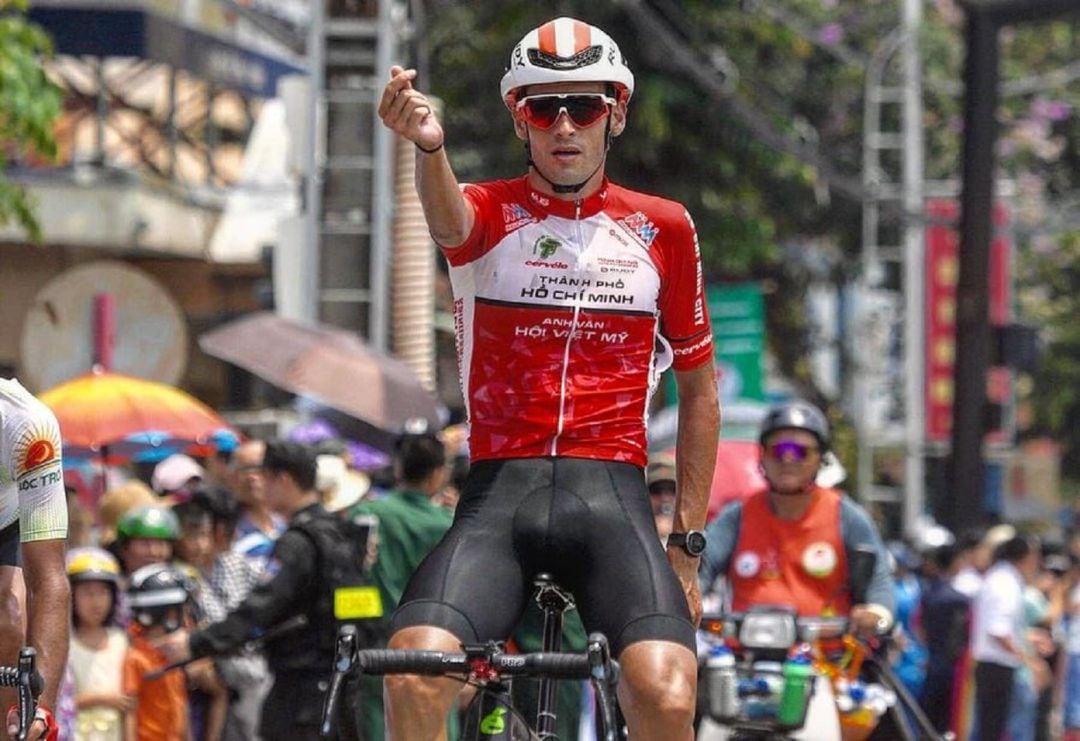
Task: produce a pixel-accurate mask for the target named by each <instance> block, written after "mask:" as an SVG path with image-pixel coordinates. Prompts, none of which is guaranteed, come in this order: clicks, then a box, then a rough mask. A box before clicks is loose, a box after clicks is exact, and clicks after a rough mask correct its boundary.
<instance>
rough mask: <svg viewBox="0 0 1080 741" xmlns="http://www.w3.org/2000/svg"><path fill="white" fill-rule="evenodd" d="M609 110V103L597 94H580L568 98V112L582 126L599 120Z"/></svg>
mask: <svg viewBox="0 0 1080 741" xmlns="http://www.w3.org/2000/svg"><path fill="white" fill-rule="evenodd" d="M607 110H608V107H607V103H606V102H604V99H603V98H601V97H599V96H596V95H578V96H571V97H569V98H567V99H566V113H567V114H568V115H569V116H570V120H571V121H573V122H574V123H575V124H577V125H578V126H580V127H582V128H584V127H586V126H592V125H593V124H594V123H596V122H597V121H599V120H600V119H601V118H603V117H604V116H605V115H606V114H607Z"/></svg>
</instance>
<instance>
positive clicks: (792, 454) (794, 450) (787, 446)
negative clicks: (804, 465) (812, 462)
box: [768, 440, 811, 462]
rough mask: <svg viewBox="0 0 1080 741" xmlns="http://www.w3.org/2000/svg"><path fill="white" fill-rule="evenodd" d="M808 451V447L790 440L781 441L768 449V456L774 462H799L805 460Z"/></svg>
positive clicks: (808, 453)
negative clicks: (774, 460)
mask: <svg viewBox="0 0 1080 741" xmlns="http://www.w3.org/2000/svg"><path fill="white" fill-rule="evenodd" d="M810 450H811V449H810V448H809V447H807V446H805V445H802V444H801V443H797V442H792V441H791V440H781V441H780V442H778V443H773V444H772V445H770V446H769V448H768V451H769V456H770V457H772V458H775V459H776V460H782V459H784V458H790V459H791V460H794V461H799V462H802V461H805V460H806V458H807V456H809V455H810Z"/></svg>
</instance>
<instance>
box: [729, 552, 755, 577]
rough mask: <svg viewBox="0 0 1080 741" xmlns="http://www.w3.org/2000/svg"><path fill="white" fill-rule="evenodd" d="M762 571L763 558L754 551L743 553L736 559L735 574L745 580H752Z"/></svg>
mask: <svg viewBox="0 0 1080 741" xmlns="http://www.w3.org/2000/svg"><path fill="white" fill-rule="evenodd" d="M760 569H761V558H760V557H759V556H758V554H756V553H754V552H753V551H743V552H742V553H740V554H739V555H738V556H736V557H735V574H736V575H737V576H740V577H742V578H743V579H752V578H753V577H755V576H757V572H758V571H759V570H760Z"/></svg>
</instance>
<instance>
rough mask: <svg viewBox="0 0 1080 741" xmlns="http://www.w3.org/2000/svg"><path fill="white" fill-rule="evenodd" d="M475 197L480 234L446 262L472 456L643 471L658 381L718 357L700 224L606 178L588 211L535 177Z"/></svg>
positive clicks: (675, 207) (480, 187)
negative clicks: (596, 462)
mask: <svg viewBox="0 0 1080 741" xmlns="http://www.w3.org/2000/svg"><path fill="white" fill-rule="evenodd" d="M463 193H464V195H465V198H466V199H467V200H468V201H469V202H470V203H471V204H472V206H473V208H474V210H475V214H476V221H475V224H474V227H473V230H472V233H471V234H470V235H469V237H468V239H467V240H466V242H465V243H464V244H462V245H460V246H458V247H455V248H452V249H446V248H444V249H443V252H444V254H445V255H446V258H447V260H448V262H449V264H450V279H451V282H452V284H453V288H454V318H455V331H456V337H457V343H458V344H457V349H458V362H459V366H460V371H461V382H462V391H463V394H464V396H465V400H466V404H467V406H468V412H469V423H470V439H469V449H470V453H471V455H472V458H473V460H483V459H494V458H522V457H542V456H567V457H576V458H593V459H600V460H613V461H620V462H630V463H634V464H636V465H641V466H643V465H644V464H645V461H646V439H645V423H646V415H647V410H648V406H649V399H650V397H651V395H652V393H653V391H654V390H655V388H656V384H657V381H658V380H659V376H660V373H661V372H662V371H663V370H664V369H665V368H667V367H668V366H670V365H673V366H674V367H675V369H677V370H691V369H693V368H697V367H699V366H701V365H702V364H704V363H706V362H708V361H709V360H710V359H711V358H712V353H713V348H712V330H711V328H710V326H709V318H708V313H707V311H706V306H705V296H704V286H703V280H702V269H701V255H700V250H699V246H698V239H697V232H696V231H695V229H694V223H693V221H692V219H691V218H690V214H689V213H687V211H686V209H684V208H683V207H682V206H681V205H680V204H678V203H675V202H673V201H669V200H665V199H663V198H658V197H656V196H650V195H646V194H643V193H637V192H634V191H631V190H627V189H625V188H621V187H619V186H617V185H614V184H611V183H609V182H607V181H606V180H605V181H604V183H603V184H602V185H601V187H600V189H599V190H598V191H597V192H596V193H594V194H593V195H591V196H589V197H588V198H585V199H583V200H580V201H564V200H559V199H555V198H551V197H549V196H547V195H545V194H543V193H540V192H539V191H536V190H535V189H533V188H532V187H531V186H530V185H529V183H528V180H527V178H525V177H522V178H519V179H516V180H500V181H492V182H487V183H481V184H476V185H466V186H464V187H463Z"/></svg>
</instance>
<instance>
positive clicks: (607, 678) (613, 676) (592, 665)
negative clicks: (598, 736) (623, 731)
mask: <svg viewBox="0 0 1080 741" xmlns="http://www.w3.org/2000/svg"><path fill="white" fill-rule="evenodd" d="M586 652H587V654H588V657H589V670H590V671H589V673H590V674H591V677H592V683H593V688H594V689H595V690H596V699H597V705H598V706H599V711H600V715H601V719H602V721H603V723H602V724H601V727H602V728H603V729H604V738H603V741H616V739H617V738H618V729H617V728H616V720H615V711H614V703H613V702H612V697H611V690H612V688H613V687H614V686H615V684H616V683H617V682H618V681H619V677H618V669H617V665H616V664H615V662H613V661H612V660H611V648H610V647H609V646H608V641H607V638H605V637H604V634H603V633H592V634H590V635H589V643H588V647H587V649H586Z"/></svg>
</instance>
